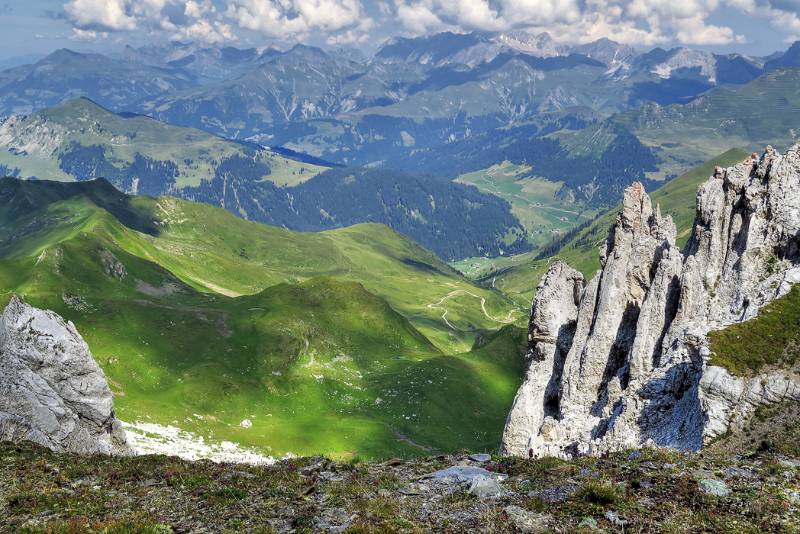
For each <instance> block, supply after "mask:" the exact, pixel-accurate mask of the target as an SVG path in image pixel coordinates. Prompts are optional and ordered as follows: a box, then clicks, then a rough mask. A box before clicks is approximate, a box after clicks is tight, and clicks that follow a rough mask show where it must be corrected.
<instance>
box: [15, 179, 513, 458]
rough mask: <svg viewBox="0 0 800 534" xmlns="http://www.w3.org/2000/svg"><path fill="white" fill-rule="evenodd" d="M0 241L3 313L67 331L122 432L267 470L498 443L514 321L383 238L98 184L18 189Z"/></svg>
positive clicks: (392, 236)
mask: <svg viewBox="0 0 800 534" xmlns="http://www.w3.org/2000/svg"><path fill="white" fill-rule="evenodd" d="M0 225H2V226H3V227H4V229H6V230H7V232H6V233H5V234H4V235H3V236H2V237H0V305H4V304H5V302H6V301H7V300H8V299H9V298H10V295H11V294H12V293H18V294H21V295H23V296H24V297H25V298H26V300H28V301H29V302H30V303H31V304H33V305H36V306H40V307H43V308H48V309H53V310H55V311H56V312H58V313H60V314H62V315H63V316H64V317H66V318H67V319H69V320H71V321H73V322H74V323H75V324H76V326H77V328H78V330H79V331H80V332H81V333H82V334H83V336H84V338H85V339H86V341H87V343H89V346H90V348H91V349H92V352H93V354H94V356H95V358H96V359H97V360H98V362H99V363H100V365H101V366H102V367H103V369H104V371H105V372H106V374H107V376H108V378H109V383H110V385H111V387H112V390H113V391H114V393H115V395H116V403H117V411H118V414H119V416H120V417H121V418H122V419H123V420H125V421H129V422H135V421H142V422H153V423H158V424H162V425H174V426H178V427H180V428H181V429H183V430H187V431H190V432H194V433H196V434H199V435H202V436H204V437H206V438H207V439H210V440H212V441H221V440H229V441H234V442H237V443H240V444H242V445H243V446H246V447H251V448H255V449H258V450H260V451H262V452H265V453H268V454H283V453H286V452H288V451H291V452H294V453H300V454H310V453H314V452H320V451H324V452H326V453H328V454H333V455H337V456H353V455H365V456H371V457H374V456H386V455H398V454H399V455H413V454H420V453H423V452H425V451H429V450H430V451H447V450H452V449H453V448H456V447H470V448H475V449H485V448H493V447H494V446H496V444H497V443H498V441H499V438H500V433H501V431H502V425H503V420H504V417H505V414H506V412H507V410H508V407H509V406H510V404H511V401H512V399H513V396H514V394H515V391H516V388H517V386H518V383H519V381H520V379H521V376H522V364H523V359H522V357H521V352H522V350H523V347H524V344H525V336H524V333H523V331H522V330H521V329H519V328H517V327H516V326H514V325H513V323H515V322H517V321H518V320H519V321H520V322H524V317H523V313H521V312H519V311H517V310H516V309H515V308H514V306H513V305H512V304H511V303H510V302H509V301H508V300H507V299H506V298H504V297H503V296H502V295H501V294H499V293H498V292H495V291H491V290H488V289H484V288H480V287H478V286H476V285H474V284H471V283H470V282H468V281H466V280H464V279H463V278H461V277H459V276H458V275H457V273H456V272H455V271H453V270H452V269H451V268H449V267H448V266H447V265H446V264H444V263H442V262H441V261H439V260H437V259H436V257H435V256H433V254H431V253H430V252H428V251H426V250H424V249H422V248H420V247H419V246H417V245H416V244H414V243H413V242H411V241H410V240H408V239H406V238H404V237H402V236H400V235H399V234H396V233H394V232H392V231H391V230H389V229H387V228H386V227H383V226H380V225H360V226H356V227H351V228H344V229H341V230H335V231H330V232H323V233H319V234H314V233H308V234H306V233H295V232H291V231H288V230H283V229H277V228H272V227H268V226H263V225H259V224H256V223H251V222H247V221H244V220H241V219H238V218H237V217H235V216H233V215H231V214H229V213H227V212H226V211H224V210H221V209H216V208H212V207H209V206H206V205H202V204H193V203H190V202H185V201H180V200H176V199H172V198H159V199H151V198H147V197H128V196H125V195H123V194H121V193H119V192H117V191H116V190H115V189H114V188H113V187H112V186H110V184H108V183H106V182H102V181H98V182H87V183H77V184H76V183H72V184H66V183H53V182H25V181H18V180H13V179H4V180H1V181H0ZM504 325H507V326H505V327H504V328H502V329H500V330H499V331H496V332H494V333H490V331H491V330H496V329H497V328H499V327H503V326H504ZM473 345H474V350H471V349H472V348H473ZM454 404H455V405H458V406H459V407H460V409H459V411H458V414H454V413H453V410H452V406H453V405H454ZM245 419H248V420H250V421H251V422H252V426H248V427H247V428H245V427H244V426H242V425H241V424H240V423H241V422H242V421H243V420H245Z"/></svg>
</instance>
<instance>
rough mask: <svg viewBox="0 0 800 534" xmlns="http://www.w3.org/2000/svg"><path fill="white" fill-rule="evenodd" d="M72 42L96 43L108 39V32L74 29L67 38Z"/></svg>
mask: <svg viewBox="0 0 800 534" xmlns="http://www.w3.org/2000/svg"><path fill="white" fill-rule="evenodd" d="M67 38H68V39H69V40H70V41H78V42H80V41H96V40H98V39H107V38H108V32H96V31H94V30H81V29H80V28H72V34H70V35H69V37H67Z"/></svg>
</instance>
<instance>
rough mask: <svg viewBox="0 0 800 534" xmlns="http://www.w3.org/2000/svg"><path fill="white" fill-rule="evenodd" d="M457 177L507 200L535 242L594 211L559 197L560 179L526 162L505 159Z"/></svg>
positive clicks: (540, 241) (533, 242)
mask: <svg viewBox="0 0 800 534" xmlns="http://www.w3.org/2000/svg"><path fill="white" fill-rule="evenodd" d="M456 181H457V182H461V183H465V184H471V185H474V186H475V187H477V188H478V189H480V190H481V191H484V192H486V193H490V194H493V195H496V196H498V197H500V198H502V199H505V200H507V201H508V202H509V203H510V204H511V212H512V213H513V214H514V215H516V216H517V218H518V219H519V221H520V222H521V223H522V225H523V226H524V227H525V229H526V230H528V240H529V241H530V243H532V244H533V245H535V246H541V245H544V244H546V243H548V242H550V241H551V240H552V239H553V238H554V237H558V236H559V235H560V234H562V233H563V232H564V231H565V230H567V229H569V228H570V227H572V226H575V225H576V224H580V223H582V222H584V221H586V220H589V219H591V218H592V217H593V216H594V215H595V213H596V212H597V210H596V209H591V208H587V207H585V206H584V205H583V204H582V203H579V202H576V201H570V200H567V199H564V198H560V196H559V195H558V193H559V190H560V189H561V186H562V185H563V182H552V181H550V180H546V179H544V178H540V177H537V176H536V174H535V173H534V172H533V170H532V169H531V167H530V166H528V165H517V164H514V163H511V162H508V161H504V162H502V163H499V164H496V165H492V166H491V167H488V168H486V169H481V170H479V171H474V172H470V173H466V174H462V175H461V176H459V177H458V178H457V179H456Z"/></svg>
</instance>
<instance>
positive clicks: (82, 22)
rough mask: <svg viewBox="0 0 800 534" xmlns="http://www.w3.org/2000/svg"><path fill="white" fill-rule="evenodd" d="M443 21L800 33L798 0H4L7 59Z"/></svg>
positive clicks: (641, 44)
mask: <svg viewBox="0 0 800 534" xmlns="http://www.w3.org/2000/svg"><path fill="white" fill-rule="evenodd" d="M445 30H449V31H456V32H469V31H489V32H495V31H509V30H522V31H529V32H531V33H539V32H542V31H547V32H548V33H549V34H550V35H551V36H552V37H553V38H554V39H556V40H557V41H561V42H564V43H583V42H589V41H593V40H596V39H599V38H601V37H607V38H610V39H613V40H615V41H619V42H623V43H626V44H630V45H632V46H635V47H637V48H640V49H649V48H653V47H656V46H661V47H665V48H668V47H672V46H682V45H687V46H693V47H697V48H701V49H705V50H711V51H717V52H740V53H744V54H752V55H766V54H769V53H772V52H774V51H777V50H783V49H786V48H787V47H788V45H789V44H790V43H791V42H793V41H795V40H800V0H0V62H2V61H3V60H8V58H19V57H31V56H37V55H39V56H40V55H44V54H47V53H49V52H51V51H53V50H55V49H58V48H64V47H66V48H72V49H76V50H87V51H100V52H103V51H114V50H117V49H121V48H122V47H123V46H125V45H132V46H141V45H145V44H151V43H161V42H169V41H175V40H178V41H181V42H202V43H209V44H220V45H231V46H238V47H250V46H268V45H277V46H286V45H290V44H293V43H297V42H303V43H307V44H311V45H317V46H329V47H341V46H353V47H359V48H361V49H363V50H365V51H366V52H370V51H372V50H374V49H375V48H377V47H378V46H379V45H380V44H381V43H383V42H385V41H386V40H387V39H389V38H391V37H395V36H406V37H409V36H418V35H425V34H430V33H435V32H439V31H445Z"/></svg>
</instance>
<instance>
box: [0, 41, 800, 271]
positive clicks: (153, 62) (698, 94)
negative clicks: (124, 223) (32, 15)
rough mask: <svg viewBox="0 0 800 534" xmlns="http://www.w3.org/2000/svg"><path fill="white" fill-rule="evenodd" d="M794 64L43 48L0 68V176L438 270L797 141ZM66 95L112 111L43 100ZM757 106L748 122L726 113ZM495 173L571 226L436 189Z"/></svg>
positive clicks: (518, 44) (658, 57)
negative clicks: (103, 189)
mask: <svg viewBox="0 0 800 534" xmlns="http://www.w3.org/2000/svg"><path fill="white" fill-rule="evenodd" d="M798 67H800V43H796V44H794V45H792V46H791V47H790V48H789V49H788V50H787V51H785V52H781V53H776V54H773V55H772V56H769V57H765V58H756V57H748V56H743V55H738V54H728V55H719V54H712V53H708V52H704V51H699V50H694V49H690V48H675V49H671V50H664V49H660V48H656V49H653V50H650V51H647V52H643V53H642V52H639V51H637V50H635V49H633V48H631V47H629V46H625V45H621V44H619V43H615V42H613V41H610V40H608V39H602V40H599V41H596V42H594V43H589V44H584V45H579V46H565V45H562V44H559V43H556V42H555V41H553V39H551V38H550V36H549V35H547V34H540V35H530V34H527V33H524V32H509V33H502V34H479V33H471V34H455V33H449V32H444V33H439V34H436V35H431V36H426V37H419V38H410V39H407V38H399V39H395V40H392V41H390V42H387V43H386V44H385V45H384V46H383V47H381V48H380V49H379V50H378V51H377V52H376V53H375V54H374V55H373V56H372V57H368V58H367V57H362V56H359V55H358V54H352V53H347V52H346V51H343V50H338V51H325V50H322V49H319V48H314V47H309V46H304V45H297V46H294V47H292V48H291V49H288V50H279V49H277V48H263V49H255V48H251V49H238V48H233V47H208V46H199V45H193V44H179V43H176V44H172V45H169V46H146V47H142V48H131V47H128V48H126V49H125V50H124V51H123V53H122V54H121V55H119V56H114V57H112V56H105V55H101V54H80V53H76V52H72V51H69V50H59V51H57V52H54V53H53V54H51V55H49V56H47V57H45V58H43V59H41V60H39V61H38V62H36V63H34V64H30V65H22V66H16V67H13V68H11V69H7V70H4V71H0V115H16V117H14V118H9V119H7V120H5V121H4V122H3V124H2V126H0V148H2V149H3V150H2V151H0V174H11V175H20V176H35V177H38V178H50V179H59V180H64V179H87V178H90V177H94V176H104V177H106V178H108V179H109V180H111V181H112V182H113V183H115V184H116V185H117V186H118V187H120V189H122V190H123V191H127V192H139V193H146V194H173V195H177V196H182V197H184V198H191V199H196V200H201V201H204V202H208V203H211V204H213V205H217V206H224V207H226V208H227V209H229V210H231V211H233V212H234V213H237V214H239V215H241V216H243V217H246V218H250V219H253V220H259V221H262V222H268V223H271V224H276V225H283V226H286V227H289V228H294V229H299V230H321V229H326V228H332V227H337V226H341V225H345V224H353V223H357V222H365V221H373V222H383V223H386V224H388V225H390V226H391V227H392V228H394V229H396V230H398V231H401V232H403V233H405V234H406V235H409V236H411V237H412V238H414V239H415V240H417V241H418V242H420V243H421V244H423V245H425V246H427V247H429V248H431V249H432V250H434V251H435V252H436V253H437V254H439V255H440V257H442V258H444V259H448V260H450V259H458V258H462V257H465V256H468V255H485V254H489V255H497V254H500V253H504V254H505V253H510V252H515V251H521V250H525V249H526V248H528V247H530V246H533V245H537V246H538V245H540V244H542V243H543V242H544V240H546V239H547V236H549V235H551V234H552V233H559V232H562V231H564V230H565V229H566V228H569V227H570V226H572V225H573V224H575V223H577V222H580V221H581V220H582V218H583V215H582V214H584V213H591V212H594V211H595V210H597V209H602V208H605V207H608V206H610V205H611V204H613V203H615V202H616V200H617V199H618V198H619V195H620V194H621V191H622V189H623V188H624V187H625V186H626V185H628V184H629V183H630V182H632V181H633V180H639V181H642V182H644V183H645V184H646V185H649V187H650V188H652V187H655V186H657V185H658V184H659V183H660V182H661V181H663V180H665V179H669V178H671V177H674V176H677V175H679V174H681V173H683V172H685V171H686V170H687V169H688V168H690V167H692V166H693V165H696V164H698V163H699V162H702V161H706V160H707V159H709V158H710V157H713V156H714V155H716V154H719V153H721V152H724V151H725V150H728V149H730V148H732V147H735V146H738V147H742V148H755V147H756V146H763V144H765V143H770V142H775V140H787V139H788V140H792V139H795V138H796V137H797V132H796V131H795V130H794V128H796V124H798V122H797V120H796V119H797V114H798V112H797V110H798V107H797V105H796V103H797V90H796V85H793V84H795V83H796V82H797V81H798V72H800V71H798V70H797V68H798ZM765 94H768V95H769V96H768V97H763V98H762V96H759V95H765ZM76 96H86V97H88V98H90V99H91V100H92V101H94V102H96V103H97V104H99V105H100V106H102V107H105V108H107V109H108V110H110V111H112V112H115V113H116V115H114V114H108V113H99V112H98V111H97V110H90V111H88V112H87V111H86V110H84V111H82V112H77V111H76V110H75V109H73V108H72V107H71V106H74V103H67V104H65V105H64V106H61V105H60V104H62V103H64V102H67V101H69V100H72V99H74V97H76ZM754 107H764V109H762V110H759V113H757V114H754V113H749V115H747V117H750V116H752V117H755V118H753V119H752V120H750V119H748V118H747V117H746V116H745V115H743V113H744V112H743V111H741V110H751V111H752V110H753V109H754ZM98 109H99V108H98ZM84 112H85V113H84ZM76 113H77V114H76ZM81 113H84V115H85V116H83V115H81ZM59 114H61V115H59ZM96 114H97V117H95V115H96ZM136 114H140V115H146V116H148V117H150V118H146V117H139V116H137V115H136ZM68 116H71V118H70V117H68ZM152 119H156V120H152ZM92 121H96V123H97V124H95V123H94V122H92ZM62 123H63V124H62ZM112 124H113V126H112ZM173 125H174V126H173ZM176 126H184V127H188V128H190V129H182V128H176ZM98 128H99V129H98ZM139 130H141V131H139ZM167 131H168V132H169V133H165V132H167ZM156 132H162V134H163V135H166V141H165V138H161V137H159V135H162V134H157V133H156ZM206 132H207V133H206ZM688 132H691V133H688ZM217 136H221V137H217ZM223 138H226V139H232V140H234V141H228V140H226V139H223ZM267 147H277V148H274V149H273V148H267ZM506 163H511V164H512V165H519V166H521V168H524V169H525V171H524V173H522V174H519V175H518V179H519V180H528V181H529V182H530V183H527V185H524V186H523V185H519V188H520V189H521V191H517V190H516V189H514V192H508V194H506V195H505V196H503V195H499V196H501V197H503V198H504V199H505V200H506V201H509V202H512V203H514V202H517V203H518V204H519V203H522V204H524V205H525V206H528V207H529V208H530V209H532V210H535V209H538V207H540V206H541V205H542V202H545V203H547V204H548V207H549V208H550V209H557V208H559V207H567V208H568V212H565V213H564V214H562V215H559V216H558V217H551V218H550V220H551V224H548V225H547V226H546V227H543V228H538V227H532V226H531V224H529V223H527V222H526V226H525V227H523V226H522V225H521V224H520V222H519V220H525V219H526V217H527V215H530V213H527V214H522V213H520V210H521V209H522V210H527V211H528V212H529V211H530V210H528V208H525V207H524V206H523V207H520V205H517V206H516V207H515V208H514V209H515V212H514V214H513V215H512V214H511V212H510V211H509V210H510V208H509V205H508V202H506V201H500V200H498V198H497V197H495V196H493V195H494V194H496V192H495V191H493V190H492V187H493V186H492V185H491V183H489V184H488V185H487V186H486V187H483V188H482V191H483V193H479V192H477V191H475V190H474V189H469V188H468V187H465V186H463V185H461V184H453V183H451V182H452V180H456V179H459V178H460V177H461V176H462V175H464V174H466V173H481V172H484V171H486V170H487V169H490V168H493V167H494V166H498V165H500V166H502V165H505V164H506ZM334 166H339V167H340V168H339V169H333V170H327V169H329V168H332V167H334ZM345 167H353V168H354V169H355V170H353V171H349V170H343V169H345ZM487 176H488V175H487ZM531 180H532V182H531ZM459 181H462V182H465V183H479V182H481V180H480V177H478V178H476V177H475V176H473V177H472V178H470V179H468V180H459ZM345 182H347V184H350V185H351V186H350V189H351V190H353V191H357V195H358V199H359V202H363V203H364V204H363V205H362V206H359V208H358V210H357V209H356V208H355V207H354V206H353V203H352V202H350V201H349V199H348V197H347V196H346V195H349V194H351V193H344V191H347V188H343V184H344V183H345ZM490 182H491V180H490ZM354 183H358V187H352V184H354ZM520 184H522V182H520ZM287 188H288V189H287ZM542 188H544V190H546V191H547V192H548V193H547V194H546V195H544V196H545V197H546V198H545V200H544V201H543V200H542V198H543V194H542ZM512 189H513V188H512ZM485 193H491V194H485ZM428 197H430V198H432V199H434V202H430V201H428V200H426V199H428ZM561 204H563V205H561ZM433 205H435V206H436V208H435V210H432V209H431V206H433ZM463 205H466V206H470V208H469V209H468V210H466V211H465V210H463V209H461V208H460V206H463ZM459 212H460V215H459V217H456V214H458V213H459ZM551 213H556V212H555V211H552V212H551ZM465 216H467V219H468V220H467V222H464V217H465ZM515 216H516V217H517V218H515ZM517 219H519V220H517ZM540 219H541V217H538V218H537V217H530V218H528V220H529V221H532V220H540ZM490 221H491V222H490ZM463 224H467V225H468V226H469V225H473V230H474V231H472V230H471V231H470V232H463V231H457V230H456V229H457V228H459V227H462V229H463ZM534 233H535V234H536V235H537V236H538V237H536V238H535V239H534V238H532V237H531V236H533V235H534ZM468 235H469V236H470V237H467V236H468ZM526 235H527V237H526ZM470 239H473V240H474V242H473V243H472V244H469V243H467V241H469V240H470Z"/></svg>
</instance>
